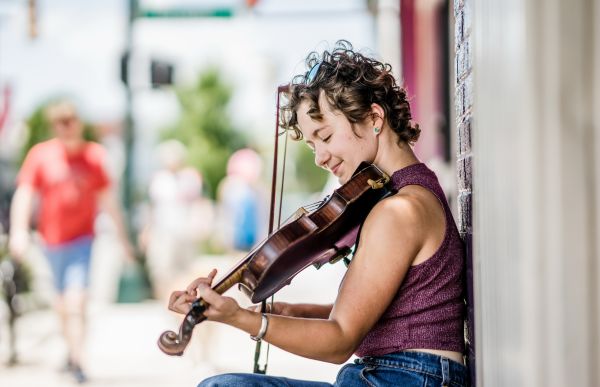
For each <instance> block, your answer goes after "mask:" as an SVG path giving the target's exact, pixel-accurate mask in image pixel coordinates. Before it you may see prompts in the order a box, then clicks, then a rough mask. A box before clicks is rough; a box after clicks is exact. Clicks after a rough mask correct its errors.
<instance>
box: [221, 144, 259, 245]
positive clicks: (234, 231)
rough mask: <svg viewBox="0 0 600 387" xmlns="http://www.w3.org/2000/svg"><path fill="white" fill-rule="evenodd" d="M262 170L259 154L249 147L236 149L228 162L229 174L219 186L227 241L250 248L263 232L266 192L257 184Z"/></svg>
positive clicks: (230, 243) (229, 243) (228, 243)
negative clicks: (264, 193)
mask: <svg viewBox="0 0 600 387" xmlns="http://www.w3.org/2000/svg"><path fill="white" fill-rule="evenodd" d="M261 171H262V160H261V159H260V156H259V155H258V154H257V153H256V152H255V151H254V150H252V149H250V148H244V149H240V150H238V151H236V152H234V153H233V154H232V155H231V157H230V158H229V160H228V161H227V176H225V178H224V179H223V180H222V181H221V183H220V184H219V188H218V198H219V205H220V208H221V212H220V215H221V216H220V217H221V218H222V220H223V221H224V222H226V223H227V225H226V226H225V227H224V228H225V229H226V230H227V231H226V232H225V233H226V234H229V235H228V237H229V238H228V239H229V240H227V241H225V244H227V245H229V247H232V248H233V249H234V250H241V251H248V250H250V249H251V248H252V247H253V246H254V245H255V244H256V242H258V240H259V237H260V236H261V234H263V231H264V230H263V229H264V221H263V219H265V216H264V214H263V212H264V205H263V202H264V200H263V198H264V195H263V192H262V190H261V189H260V186H259V184H258V182H259V179H260V174H261Z"/></svg>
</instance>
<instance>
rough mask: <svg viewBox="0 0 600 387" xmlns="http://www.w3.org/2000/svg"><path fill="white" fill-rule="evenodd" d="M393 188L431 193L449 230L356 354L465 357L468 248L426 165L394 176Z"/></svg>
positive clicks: (408, 275)
mask: <svg viewBox="0 0 600 387" xmlns="http://www.w3.org/2000/svg"><path fill="white" fill-rule="evenodd" d="M391 184H392V186H393V187H394V189H396V190H398V191H399V190H400V189H402V187H405V186H407V185H420V186H422V187H424V188H426V189H427V190H429V191H431V192H432V193H433V194H434V195H435V196H436V197H437V198H438V200H439V201H440V203H441V204H442V206H443V208H444V212H445V215H446V232H445V235H444V240H443V241H442V244H441V245H440V247H439V249H438V250H437V251H436V252H435V253H434V254H433V255H432V256H431V257H430V258H429V259H427V260H425V261H424V262H422V263H420V264H417V265H413V266H411V267H410V268H409V269H408V271H407V273H406V276H405V277H404V280H403V281H402V285H401V286H400V289H399V290H398V293H397V294H396V296H395V297H394V299H393V300H392V302H391V304H390V305H389V306H388V308H387V309H386V311H385V312H384V314H383V315H382V316H381V318H380V319H379V321H378V322H377V323H376V324H375V325H374V326H373V328H372V329H371V330H370V331H369V333H367V335H366V336H365V338H364V339H363V341H362V343H361V344H360V346H359V347H358V349H357V350H356V352H355V354H356V355H357V356H359V357H363V356H380V355H385V354H388V353H392V352H396V351H401V350H403V349H416V348H424V349H437V350H447V351H457V352H461V353H462V352H463V351H464V339H463V329H464V328H463V319H464V314H465V306H464V303H463V285H464V274H463V269H464V264H465V263H464V262H465V260H464V255H465V250H464V245H463V242H462V240H461V239H460V236H459V233H458V229H457V227H456V224H455V222H454V218H453V217H452V213H451V211H450V207H449V206H448V202H447V200H446V197H445V195H444V192H443V190H442V188H441V186H440V184H439V182H438V179H437V177H436V175H435V173H433V172H432V171H431V170H430V169H429V168H427V166H426V165H425V164H423V163H419V164H413V165H410V166H408V167H406V168H402V169H400V170H398V171H396V172H394V174H393V175H392V177H391ZM398 232H402V230H398Z"/></svg>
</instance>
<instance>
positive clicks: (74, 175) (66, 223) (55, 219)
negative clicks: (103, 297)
mask: <svg viewBox="0 0 600 387" xmlns="http://www.w3.org/2000/svg"><path fill="white" fill-rule="evenodd" d="M46 115H47V119H48V121H49V122H50V125H51V127H52V132H53V133H52V134H53V136H54V138H52V139H50V140H48V141H44V142H41V143H39V144H37V145H35V146H34V147H33V148H31V150H30V151H29V152H28V153H27V156H26V157H25V161H24V162H23V165H22V167H21V169H20V171H19V174H18V176H17V190H16V192H15V195H14V198H13V203H12V208H11V230H10V239H9V248H10V251H11V253H12V254H13V256H14V257H15V258H17V259H23V258H25V257H26V255H27V250H28V247H29V245H30V221H31V218H32V215H33V214H34V204H35V202H36V199H39V206H40V207H39V211H38V212H36V215H37V224H38V231H39V233H40V235H41V238H42V240H43V250H44V253H45V255H46V257H47V258H48V262H49V265H50V268H51V270H52V274H53V280H54V286H55V288H56V291H57V295H56V300H55V304H54V306H55V309H56V311H57V312H58V314H59V316H60V322H61V327H62V335H63V337H64V339H65V341H66V344H67V349H68V357H67V361H66V370H68V371H69V372H70V373H71V374H72V375H73V376H74V378H75V380H76V381H77V382H79V383H83V382H85V381H86V379H87V378H86V375H85V373H84V372H83V370H82V367H81V364H82V357H83V349H84V338H85V320H86V319H85V309H86V308H85V307H86V304H87V302H86V301H87V289H88V286H89V277H90V276H89V274H90V258H91V248H92V240H93V236H94V220H95V217H96V213H97V210H98V207H100V208H101V209H102V210H104V211H106V212H107V213H108V214H109V215H110V216H111V217H112V219H113V221H114V222H115V225H116V227H117V231H118V234H119V238H120V241H121V243H122V245H123V248H124V255H125V256H126V257H129V258H130V259H133V258H131V257H132V256H133V251H132V248H131V245H130V244H129V241H128V238H127V233H126V231H125V226H124V223H123V218H122V215H121V212H120V206H119V204H118V201H117V199H116V195H115V193H114V190H113V189H112V185H111V180H110V178H109V175H108V173H107V171H106V168H105V161H106V152H105V149H104V148H103V147H102V146H101V145H100V144H97V143H94V142H88V141H86V140H84V137H83V124H82V122H81V120H80V118H79V116H78V113H77V110H76V108H75V106H74V105H73V104H72V103H71V102H69V101H58V102H54V103H52V104H50V105H49V106H48V107H47V110H46Z"/></svg>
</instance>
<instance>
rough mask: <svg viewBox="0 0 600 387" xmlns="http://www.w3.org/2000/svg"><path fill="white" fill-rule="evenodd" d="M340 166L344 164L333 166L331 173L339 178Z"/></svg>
mask: <svg viewBox="0 0 600 387" xmlns="http://www.w3.org/2000/svg"><path fill="white" fill-rule="evenodd" d="M340 165H342V163H341V162H340V163H339V164H337V165H334V166H333V168H331V172H332V173H333V174H334V175H336V176H337V171H338V169H340Z"/></svg>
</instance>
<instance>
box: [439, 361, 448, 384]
mask: <svg viewBox="0 0 600 387" xmlns="http://www.w3.org/2000/svg"><path fill="white" fill-rule="evenodd" d="M440 363H441V365H442V387H448V386H449V385H450V364H449V363H448V359H446V358H445V357H443V356H442V357H441V360H440Z"/></svg>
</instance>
